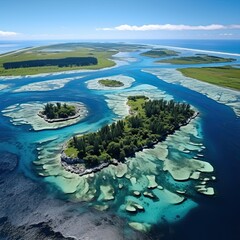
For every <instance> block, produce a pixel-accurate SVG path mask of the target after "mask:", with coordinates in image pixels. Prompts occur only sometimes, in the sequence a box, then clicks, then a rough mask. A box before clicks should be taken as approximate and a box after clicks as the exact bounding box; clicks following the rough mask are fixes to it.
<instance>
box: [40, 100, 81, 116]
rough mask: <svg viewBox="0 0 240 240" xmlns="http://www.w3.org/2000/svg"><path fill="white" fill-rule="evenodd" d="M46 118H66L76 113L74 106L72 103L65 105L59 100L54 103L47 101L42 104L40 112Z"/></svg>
mask: <svg viewBox="0 0 240 240" xmlns="http://www.w3.org/2000/svg"><path fill="white" fill-rule="evenodd" d="M42 114H43V115H45V116H46V117H47V118H48V119H58V118H68V117H70V116H74V115H75V114H76V108H75V106H72V105H67V104H66V103H64V104H61V103H59V102H57V103H56V105H55V104H53V103H47V104H46V105H45V106H44V110H43V112H42Z"/></svg>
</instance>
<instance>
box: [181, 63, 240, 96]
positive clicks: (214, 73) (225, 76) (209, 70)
mask: <svg viewBox="0 0 240 240" xmlns="http://www.w3.org/2000/svg"><path fill="white" fill-rule="evenodd" d="M178 71H180V72H181V73H182V74H183V75H184V76H186V77H191V78H195V79H197V80H200V81H203V82H207V83H211V84H215V85H218V86H221V87H226V88H231V89H234V90H238V91H239V90H240V77H239V76H240V68H235V67H231V66H223V67H202V68H181V69H178Z"/></svg>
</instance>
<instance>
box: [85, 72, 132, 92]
mask: <svg viewBox="0 0 240 240" xmlns="http://www.w3.org/2000/svg"><path fill="white" fill-rule="evenodd" d="M102 79H109V80H116V81H120V82H122V83H123V84H124V85H123V86H121V87H107V86H104V85H102V84H100V83H99V80H102ZM134 81H135V79H134V78H132V77H128V76H124V75H116V76H109V77H102V78H96V79H92V80H89V81H87V82H86V84H87V87H88V88H89V89H96V90H114V89H125V88H129V87H131V86H132V83H133V82H134Z"/></svg>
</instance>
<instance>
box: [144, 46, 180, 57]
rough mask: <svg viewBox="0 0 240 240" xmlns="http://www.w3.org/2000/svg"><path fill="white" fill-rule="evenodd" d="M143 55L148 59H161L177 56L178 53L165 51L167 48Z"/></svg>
mask: <svg viewBox="0 0 240 240" xmlns="http://www.w3.org/2000/svg"><path fill="white" fill-rule="evenodd" d="M141 55H142V56H146V57H152V58H160V57H171V56H177V55H178V52H176V51H173V50H169V49H165V48H159V49H154V50H150V51H147V52H144V53H142V54H141Z"/></svg>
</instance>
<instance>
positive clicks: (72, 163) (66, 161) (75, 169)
mask: <svg viewBox="0 0 240 240" xmlns="http://www.w3.org/2000/svg"><path fill="white" fill-rule="evenodd" d="M198 115H199V112H194V114H193V116H191V117H190V118H189V119H187V121H186V122H185V123H183V124H181V125H179V126H178V127H177V128H175V129H174V130H173V131H171V132H169V133H168V134H167V135H166V136H163V137H162V138H161V139H158V140H157V141H155V142H153V143H152V144H151V146H143V147H141V148H137V149H136V150H135V152H139V151H142V150H143V149H147V148H151V147H154V145H156V144H158V143H159V142H162V141H164V139H165V138H166V137H167V136H168V135H169V134H173V133H174V132H175V131H176V130H178V129H179V128H180V127H182V126H186V125H187V124H189V123H190V122H191V120H193V119H195V118H196V117H197V116H198ZM65 147H66V145H64V147H63V150H62V153H61V165H62V167H63V168H64V169H65V170H66V171H68V172H71V173H75V174H78V175H79V176H84V175H87V174H91V173H95V172H99V171H101V170H102V169H104V168H106V167H108V166H109V165H111V164H112V165H118V164H119V161H118V160H116V159H112V160H111V161H109V162H104V163H101V164H100V165H98V166H95V167H93V168H86V167H85V164H84V160H82V159H79V158H77V157H76V158H71V157H68V156H67V155H66V154H65V152H64V149H65ZM77 164H79V165H77Z"/></svg>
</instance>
